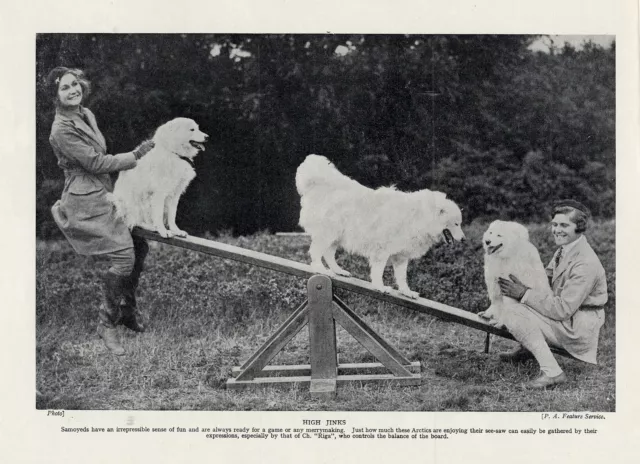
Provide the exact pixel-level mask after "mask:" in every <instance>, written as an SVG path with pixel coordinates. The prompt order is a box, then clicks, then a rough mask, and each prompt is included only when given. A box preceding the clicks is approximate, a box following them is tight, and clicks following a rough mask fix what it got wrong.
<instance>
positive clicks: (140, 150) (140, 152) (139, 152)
mask: <svg viewBox="0 0 640 464" xmlns="http://www.w3.org/2000/svg"><path fill="white" fill-rule="evenodd" d="M155 146H156V144H155V142H154V141H153V140H145V141H144V142H142V143H141V144H140V145H138V146H137V147H136V149H135V150H133V154H134V155H135V157H136V159H140V158H142V157H143V156H144V155H146V154H147V153H149V152H150V151H151V150H153V147H155Z"/></svg>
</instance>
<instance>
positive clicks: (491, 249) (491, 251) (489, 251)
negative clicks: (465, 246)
mask: <svg viewBox="0 0 640 464" xmlns="http://www.w3.org/2000/svg"><path fill="white" fill-rule="evenodd" d="M500 248H502V243H501V244H500V245H495V246H488V247H487V254H489V255H492V254H494V253H495V252H496V251H498V250H499V249H500Z"/></svg>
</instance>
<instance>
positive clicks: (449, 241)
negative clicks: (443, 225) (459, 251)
mask: <svg viewBox="0 0 640 464" xmlns="http://www.w3.org/2000/svg"><path fill="white" fill-rule="evenodd" d="M442 235H444V239H445V241H446V242H447V245H451V244H452V243H453V235H452V234H451V231H450V230H449V229H445V230H443V231H442Z"/></svg>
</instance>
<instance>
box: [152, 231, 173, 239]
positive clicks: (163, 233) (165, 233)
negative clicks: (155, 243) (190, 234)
mask: <svg viewBox="0 0 640 464" xmlns="http://www.w3.org/2000/svg"><path fill="white" fill-rule="evenodd" d="M156 232H157V233H158V235H159V236H160V237H162V238H171V237H173V234H172V233H171V232H169V231H168V230H167V229H156Z"/></svg>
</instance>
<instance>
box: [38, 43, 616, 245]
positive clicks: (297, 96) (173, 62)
mask: <svg viewBox="0 0 640 464" xmlns="http://www.w3.org/2000/svg"><path fill="white" fill-rule="evenodd" d="M536 38H537V37H536V36H531V35H527V36H525V35H517V36H516V35H513V36H510V35H458V36H456V35H372V34H353V35H333V34H331V35H304V34H279V35H256V34H242V35H241V34H39V35H38V36H37V39H36V55H37V56H36V94H37V100H36V101H37V103H36V105H37V106H36V170H37V172H36V193H37V200H36V202H37V203H36V217H37V233H38V235H39V236H41V237H45V238H47V237H53V236H56V235H57V230H56V227H55V225H54V224H53V222H52V219H51V216H50V213H49V208H50V207H51V205H52V204H53V202H54V201H55V200H56V199H57V198H58V197H59V195H60V192H61V190H62V186H63V174H62V172H61V170H60V169H59V168H57V166H56V159H55V157H54V155H53V153H52V151H51V148H50V146H49V142H48V137H49V132H50V129H51V122H52V120H53V115H54V110H53V107H52V105H51V101H50V97H49V96H48V94H47V93H46V89H45V88H44V78H45V76H46V74H47V72H48V71H49V69H51V68H53V67H54V66H58V65H64V66H68V67H78V68H82V69H83V70H84V71H85V72H86V74H87V77H88V78H89V79H90V80H91V82H92V88H93V91H92V95H91V97H90V99H89V100H88V101H87V102H86V105H87V106H88V107H90V108H91V109H92V111H93V112H94V113H95V114H96V117H97V119H98V124H99V125H100V128H101V130H102V132H103V133H104V135H105V137H106V139H107V144H108V147H109V152H110V153H119V152H124V151H129V150H131V149H133V148H134V147H135V146H136V145H137V144H138V143H140V142H141V141H142V140H143V139H145V138H148V137H150V136H151V135H152V134H153V131H154V130H155V128H156V127H157V126H159V125H160V124H162V123H164V122H166V121H168V120H169V119H172V118H174V117H178V116H185V117H189V118H192V119H194V120H196V121H197V122H198V124H199V125H200V127H201V129H202V130H203V131H204V132H206V133H208V134H209V135H210V137H211V140H210V143H209V144H208V146H207V150H206V151H205V152H204V153H201V154H200V155H199V156H198V158H196V161H195V164H196V169H197V177H196V180H194V182H193V183H192V184H191V186H190V187H189V189H188V191H187V193H186V194H185V195H184V197H183V198H182V200H181V204H180V208H179V212H178V224H180V225H181V227H182V228H184V229H185V230H187V231H189V232H191V233H194V234H196V233H203V232H207V231H208V232H212V233H215V232H218V231H223V230H224V231H232V232H234V233H236V234H247V233H252V232H255V231H258V230H265V229H268V230H271V231H273V232H275V231H291V230H296V228H297V220H298V213H299V197H298V194H297V193H296V191H295V185H294V178H295V170H296V168H297V166H298V165H299V164H300V162H302V160H303V159H304V158H305V156H306V155H307V154H309V153H318V154H322V155H325V156H327V157H328V158H330V159H331V160H332V161H333V162H334V163H335V164H336V166H337V167H338V169H340V170H341V171H342V172H343V173H345V174H347V175H349V176H351V177H353V178H355V179H356V180H358V181H359V182H361V183H362V184H364V185H367V186H369V187H374V188H375V187H379V186H383V185H391V184H393V185H396V186H397V188H399V189H401V190H417V189H423V188H430V189H432V190H440V191H443V192H446V193H447V195H448V196H449V197H450V198H452V199H453V200H454V201H456V202H457V203H458V204H459V205H461V206H462V208H463V214H464V219H465V221H471V220H473V219H476V218H478V219H495V218H498V217H500V218H503V219H515V220H521V221H524V222H528V221H538V220H546V219H548V218H547V213H548V208H547V207H548V205H549V203H551V202H552V201H553V200H555V199H558V198H563V197H572V198H576V199H578V200H580V201H582V202H584V203H585V204H587V206H589V207H590V208H591V210H592V213H593V215H594V216H595V217H603V218H608V217H613V216H614V214H615V43H614V44H613V45H612V46H611V47H608V48H604V47H601V46H597V45H595V44H593V43H587V44H586V45H585V46H584V47H582V48H580V49H576V48H573V47H571V46H569V45H565V46H564V47H562V48H552V49H551V50H550V52H548V53H547V52H536V51H533V50H532V49H531V48H530V45H531V44H532V42H533V41H534V40H535V39H536Z"/></svg>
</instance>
